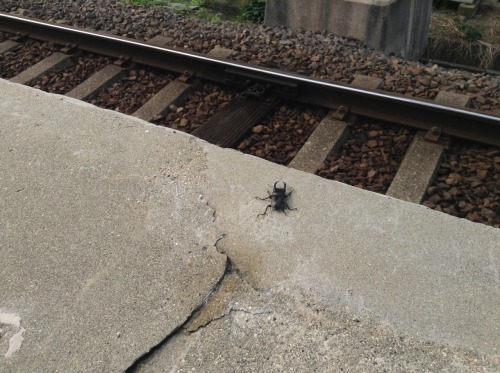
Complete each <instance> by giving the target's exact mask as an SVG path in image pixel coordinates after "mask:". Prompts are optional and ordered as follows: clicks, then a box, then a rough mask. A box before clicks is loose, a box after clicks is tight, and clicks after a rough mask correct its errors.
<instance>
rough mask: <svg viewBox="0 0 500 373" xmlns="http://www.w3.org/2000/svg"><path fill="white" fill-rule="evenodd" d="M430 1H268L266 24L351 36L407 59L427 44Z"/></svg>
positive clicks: (420, 53)
mask: <svg viewBox="0 0 500 373" xmlns="http://www.w3.org/2000/svg"><path fill="white" fill-rule="evenodd" d="M431 8H432V1H431V0H316V1H314V2H311V1H310V0H268V1H267V5H266V16H265V22H264V23H265V24H266V25H267V26H287V27H292V28H302V29H305V30H311V31H323V30H326V31H329V32H332V33H334V34H336V35H341V36H350V37H354V38H356V39H359V40H361V41H363V42H365V43H366V44H367V45H368V46H370V47H372V48H374V49H378V50H381V51H383V52H384V53H386V54H390V53H394V54H396V55H401V56H402V57H404V58H408V59H417V58H419V57H421V56H422V55H423V53H424V51H425V48H426V46H427V38H428V31H429V23H430V16H431Z"/></svg>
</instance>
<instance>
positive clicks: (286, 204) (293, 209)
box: [283, 202, 297, 211]
mask: <svg viewBox="0 0 500 373" xmlns="http://www.w3.org/2000/svg"><path fill="white" fill-rule="evenodd" d="M285 206H286V208H287V209H288V210H292V211H295V210H297V208H291V207H290V206H288V203H286V202H285ZM283 211H285V210H283Z"/></svg>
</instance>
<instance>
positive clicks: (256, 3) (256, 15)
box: [241, 0, 266, 23]
mask: <svg viewBox="0 0 500 373" xmlns="http://www.w3.org/2000/svg"><path fill="white" fill-rule="evenodd" d="M265 12H266V0H247V1H246V3H245V4H243V6H242V8H241V19H242V20H243V21H250V22H253V23H263V22H264V14H265Z"/></svg>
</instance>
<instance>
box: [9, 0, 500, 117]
mask: <svg viewBox="0 0 500 373" xmlns="http://www.w3.org/2000/svg"><path fill="white" fill-rule="evenodd" d="M0 11H3V12H12V13H16V14H20V15H23V16H27V17H34V18H38V19H42V20H45V21H50V22H56V23H59V24H66V25H73V26H77V27H86V28H90V29H94V30H100V31H106V32H109V33H112V34H116V35H120V36H127V37H131V38H136V39H139V40H147V39H150V38H152V37H153V36H156V35H159V34H162V35H164V36H168V37H171V38H172V43H171V46H172V47H176V48H181V49H186V50H190V51H195V52H200V53H208V52H209V51H210V50H212V49H213V48H214V47H215V46H222V47H224V48H230V49H233V50H234V51H235V53H234V54H233V56H232V58H233V59H234V60H237V61H242V62H250V63H253V64H257V65H262V66H267V67H275V68H280V69H283V70H287V71H294V72H297V73H300V74H304V75H309V76H313V77H319V78H324V79H328V80H330V81H335V82H341V83H350V82H351V81H352V80H353V79H354V77H355V75H356V74H363V75H368V76H373V77H378V78H381V79H383V81H384V84H383V87H382V89H384V90H386V91H389V92H396V93H399V94H407V95H409V96H414V97H421V98H429V99H432V98H434V97H435V96H436V95H437V93H438V92H439V91H440V90H441V91H450V92H456V93H462V94H466V95H468V96H470V97H471V99H472V106H473V107H474V108H476V109H481V110H484V111H492V112H493V113H497V114H500V79H499V78H498V77H494V76H490V75H485V74H473V73H469V72H465V71H460V70H447V69H443V68H440V67H438V66H436V65H423V64H420V63H418V62H411V61H405V60H403V59H400V58H397V57H395V56H385V55H384V54H383V53H381V52H377V51H373V50H371V49H369V48H367V47H366V46H364V45H363V43H361V42H359V41H357V40H354V39H350V38H344V37H338V36H335V35H332V34H329V33H326V32H310V31H306V32H302V31H300V30H293V29H286V28H283V27H272V28H271V27H264V26H258V25H252V24H234V23H221V24H213V23H210V22H208V21H206V20H202V19H194V18H189V17H186V16H183V15H180V14H177V13H175V12H173V11H171V10H169V9H167V8H164V7H148V6H138V5H131V4H125V3H122V2H120V1H116V0H101V1H99V2H98V3H97V4H96V3H95V2H94V1H91V0H68V1H64V2H53V1H48V0H21V1H12V0H5V1H3V2H2V3H1V4H0Z"/></svg>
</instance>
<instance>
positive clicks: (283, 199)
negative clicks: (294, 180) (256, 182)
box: [255, 181, 297, 217]
mask: <svg viewBox="0 0 500 373" xmlns="http://www.w3.org/2000/svg"><path fill="white" fill-rule="evenodd" d="M277 185H278V181H277V182H275V183H274V187H273V192H272V193H269V197H267V198H260V197H255V198H257V199H260V200H262V201H266V200H268V199H270V200H271V204H269V205H267V207H266V209H265V210H264V212H263V213H262V214H259V215H257V217H259V216H261V215H266V213H267V209H268V208H269V207H272V208H274V209H275V210H276V211H281V212H284V213H285V214H286V212H285V209H288V210H297V209H293V208H290V206H288V203H287V198H288V197H290V194H292V192H293V190H290V193H288V194H287V193H286V183H285V182H283V188H278V186H277Z"/></svg>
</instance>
